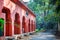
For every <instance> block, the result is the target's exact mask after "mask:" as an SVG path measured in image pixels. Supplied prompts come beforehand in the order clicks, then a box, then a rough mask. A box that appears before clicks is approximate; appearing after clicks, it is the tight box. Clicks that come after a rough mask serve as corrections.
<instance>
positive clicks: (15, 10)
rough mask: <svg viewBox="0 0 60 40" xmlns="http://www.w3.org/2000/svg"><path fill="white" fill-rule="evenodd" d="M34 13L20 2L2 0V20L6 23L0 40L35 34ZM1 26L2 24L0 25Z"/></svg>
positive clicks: (0, 7)
mask: <svg viewBox="0 0 60 40" xmlns="http://www.w3.org/2000/svg"><path fill="white" fill-rule="evenodd" d="M35 17H36V16H35V15H34V14H33V12H32V11H31V10H30V9H29V8H28V7H27V6H26V5H25V4H24V3H22V2H21V1H20V0H0V19H2V20H3V21H4V25H3V27H0V28H2V30H3V31H2V33H0V34H2V35H1V36H0V40H3V39H4V38H6V37H16V36H20V35H22V34H27V33H33V32H34V31H35V28H36V20H35ZM0 26H1V23H0Z"/></svg>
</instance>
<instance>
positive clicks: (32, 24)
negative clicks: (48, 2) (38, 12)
mask: <svg viewBox="0 0 60 40" xmlns="http://www.w3.org/2000/svg"><path fill="white" fill-rule="evenodd" d="M31 30H32V31H33V20H32V21H31Z"/></svg>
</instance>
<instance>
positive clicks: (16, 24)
mask: <svg viewBox="0 0 60 40" xmlns="http://www.w3.org/2000/svg"><path fill="white" fill-rule="evenodd" d="M14 34H20V16H19V14H18V13H16V14H15V20H14Z"/></svg>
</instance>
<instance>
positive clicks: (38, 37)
mask: <svg viewBox="0 0 60 40" xmlns="http://www.w3.org/2000/svg"><path fill="white" fill-rule="evenodd" d="M20 40H60V39H56V36H55V35H53V34H51V33H48V32H40V33H37V34H35V35H30V36H26V37H24V38H23V39H20Z"/></svg>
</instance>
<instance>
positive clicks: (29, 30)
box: [28, 19, 31, 32]
mask: <svg viewBox="0 0 60 40" xmlns="http://www.w3.org/2000/svg"><path fill="white" fill-rule="evenodd" d="M28 30H29V32H30V30H31V28H30V19H29V23H28Z"/></svg>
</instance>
